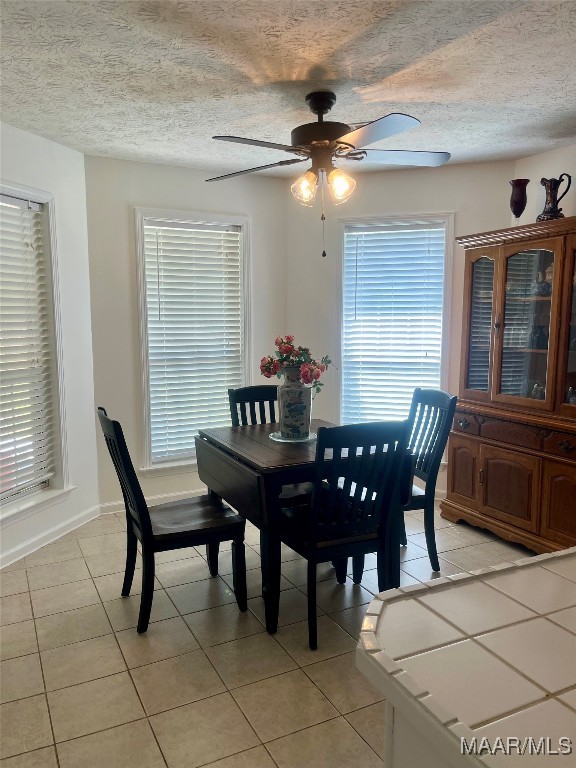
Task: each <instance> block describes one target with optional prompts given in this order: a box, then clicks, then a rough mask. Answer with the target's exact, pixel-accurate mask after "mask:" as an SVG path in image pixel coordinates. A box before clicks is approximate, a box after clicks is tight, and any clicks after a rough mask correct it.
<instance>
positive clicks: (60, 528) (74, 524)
mask: <svg viewBox="0 0 576 768" xmlns="http://www.w3.org/2000/svg"><path fill="white" fill-rule="evenodd" d="M99 512H100V507H99V506H98V505H97V506H95V507H90V509H85V510H84V511H83V512H80V513H79V514H78V515H76V516H75V517H72V518H70V519H68V520H66V521H65V522H63V523H61V524H60V525H55V526H53V527H52V528H49V529H48V530H47V531H42V532H41V533H39V534H38V535H37V536H34V537H33V538H30V539H28V540H27V541H24V542H23V543H22V544H19V545H18V546H17V547H12V549H9V550H8V551H6V552H2V553H0V568H5V567H6V566H7V565H11V564H12V563H14V562H16V560H20V559H21V558H22V557H25V556H26V555H31V554H32V552H35V551H36V550H37V549H40V547H44V546H45V545H46V544H52V543H53V542H55V541H57V540H58V539H59V538H60V537H61V536H64V534H66V533H70V531H73V530H74V529H75V528H79V527H80V526H81V525H84V523H88V522H90V520H94V518H96V517H98V515H99Z"/></svg>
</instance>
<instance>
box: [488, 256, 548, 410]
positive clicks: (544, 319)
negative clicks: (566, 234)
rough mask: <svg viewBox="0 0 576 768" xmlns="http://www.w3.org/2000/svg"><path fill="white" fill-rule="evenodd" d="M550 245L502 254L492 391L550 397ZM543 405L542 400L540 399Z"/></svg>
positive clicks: (545, 399)
mask: <svg viewBox="0 0 576 768" xmlns="http://www.w3.org/2000/svg"><path fill="white" fill-rule="evenodd" d="M554 267H555V254H554V251H551V250H546V249H542V248H538V249H527V250H525V251H520V252H518V253H514V254H512V255H510V256H508V257H506V258H505V260H504V269H505V288H504V302H503V316H502V318H501V319H500V317H497V319H496V328H497V332H500V331H501V333H502V339H501V345H500V370H499V386H498V388H497V394H498V395H502V396H504V397H502V398H499V399H508V398H517V397H521V398H530V399H531V400H535V401H538V400H539V401H547V402H551V393H550V392H549V391H548V388H549V375H548V363H549V360H548V357H549V340H550V322H551V317H552V314H551V307H552V301H553V295H554V286H555V282H556V283H559V282H560V275H557V278H556V281H555V279H554ZM543 405H544V404H543Z"/></svg>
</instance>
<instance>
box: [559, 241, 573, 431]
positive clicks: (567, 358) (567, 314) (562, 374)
mask: <svg viewBox="0 0 576 768" xmlns="http://www.w3.org/2000/svg"><path fill="white" fill-rule="evenodd" d="M566 256H567V258H566V269H565V277H564V285H565V295H564V299H563V304H564V306H563V307H562V310H561V312H562V320H561V323H560V350H559V366H558V400H557V403H558V404H557V409H558V411H559V412H560V413H561V414H562V415H563V416H568V417H569V418H572V419H576V235H570V237H569V238H568V239H567V241H566Z"/></svg>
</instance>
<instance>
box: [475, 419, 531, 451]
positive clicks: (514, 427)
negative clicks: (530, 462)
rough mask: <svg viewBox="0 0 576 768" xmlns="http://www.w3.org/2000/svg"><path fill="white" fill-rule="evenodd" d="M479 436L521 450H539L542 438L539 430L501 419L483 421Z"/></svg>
mask: <svg viewBox="0 0 576 768" xmlns="http://www.w3.org/2000/svg"><path fill="white" fill-rule="evenodd" d="M480 434H481V435H482V437H486V438H489V439H490V440H498V442H499V443H509V444H510V445H519V446H521V447H522V448H533V449H535V450H540V447H541V445H542V437H541V436H540V434H539V430H537V429H535V428H534V427H527V426H525V425H524V424H515V423H514V422H513V421H503V420H502V419H490V418H486V419H484V421H483V423H482V424H481V425H480Z"/></svg>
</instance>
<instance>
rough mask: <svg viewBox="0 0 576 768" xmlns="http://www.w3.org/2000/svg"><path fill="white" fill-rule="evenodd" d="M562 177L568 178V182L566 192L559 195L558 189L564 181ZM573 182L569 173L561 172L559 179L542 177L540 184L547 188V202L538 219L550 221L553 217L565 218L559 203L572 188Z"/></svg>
mask: <svg viewBox="0 0 576 768" xmlns="http://www.w3.org/2000/svg"><path fill="white" fill-rule="evenodd" d="M562 179H566V181H567V182H568V183H567V184H566V189H565V190H564V192H562V194H561V195H560V197H558V189H559V187H560V184H561V183H562ZM571 183H572V177H571V176H570V174H569V173H561V174H560V177H559V178H557V179H540V184H542V186H543V187H544V189H545V190H546V202H545V204H544V210H543V211H542V213H541V214H540V216H537V217H536V221H550V220H551V219H563V218H564V214H563V213H562V208H558V203H559V202H560V200H562V198H563V197H564V195H565V194H566V192H568V190H569V189H570V184H571Z"/></svg>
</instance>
